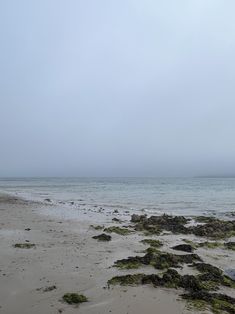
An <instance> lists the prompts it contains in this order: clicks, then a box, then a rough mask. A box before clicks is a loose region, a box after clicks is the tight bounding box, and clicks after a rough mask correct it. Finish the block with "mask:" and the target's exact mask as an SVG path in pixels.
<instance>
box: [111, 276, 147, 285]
mask: <svg viewBox="0 0 235 314" xmlns="http://www.w3.org/2000/svg"><path fill="white" fill-rule="evenodd" d="M144 276H145V275H144V274H134V275H124V276H115V277H113V278H112V279H110V280H109V281H108V285H116V284H119V285H121V286H132V285H138V284H141V282H142V278H143V277H144Z"/></svg>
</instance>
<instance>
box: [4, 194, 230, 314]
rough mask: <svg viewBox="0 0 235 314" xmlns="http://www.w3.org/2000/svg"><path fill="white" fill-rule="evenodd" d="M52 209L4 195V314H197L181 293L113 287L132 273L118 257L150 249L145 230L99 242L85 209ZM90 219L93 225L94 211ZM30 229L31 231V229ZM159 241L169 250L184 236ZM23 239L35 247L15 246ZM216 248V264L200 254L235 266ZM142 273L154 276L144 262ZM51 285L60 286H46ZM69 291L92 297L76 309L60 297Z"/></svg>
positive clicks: (218, 264) (110, 221)
mask: <svg viewBox="0 0 235 314" xmlns="http://www.w3.org/2000/svg"><path fill="white" fill-rule="evenodd" d="M60 212H62V211H60ZM51 213H53V206H47V207H46V208H45V206H44V205H42V204H40V203H33V202H28V201H24V200H22V199H18V198H15V197H11V196H6V195H1V196H0V215H1V216H0V217H1V219H0V313H2V314H32V313H33V314H39V313H40V314H42V313H47V314H52V313H68V314H69V313H71V314H72V313H81V314H86V313H87V314H88V313H89V314H105V313H115V314H143V313H146V314H181V313H182V314H188V313H199V312H194V311H193V310H189V309H188V305H187V304H186V302H185V301H183V300H181V299H180V297H179V294H180V293H181V292H182V291H176V290H170V289H160V288H157V289H156V288H153V287H151V286H139V287H120V286H114V287H111V288H110V289H108V287H107V281H108V279H110V278H112V277H113V276H115V275H117V274H125V273H131V271H119V270H118V269H116V268H114V267H112V265H113V263H114V261H115V260H117V259H120V258H125V257H127V256H130V255H134V254H137V253H136V252H138V251H141V250H143V249H144V248H145V247H144V246H143V244H141V243H139V240H140V239H141V236H140V235H138V234H131V235H128V236H120V235H116V234H112V241H110V242H98V241H96V240H94V239H92V236H94V235H97V234H99V233H100V232H99V231H96V230H94V229H93V228H91V227H90V225H91V223H92V222H91V218H89V219H87V215H86V214H85V212H84V213H83V214H81V215H80V216H79V217H80V218H79V220H78V219H76V220H75V219H73V220H71V219H62V218H61V217H60V216H59V214H57V215H54V214H53V215H52V214H51ZM112 218H113V215H110V216H108V217H107V215H104V217H103V221H104V223H105V224H106V225H114V223H113V222H112ZM129 218H130V217H129ZM129 218H128V220H129ZM93 220H94V221H93V223H95V220H96V216H95V214H94V219H93ZM27 228H30V230H29V231H26V230H25V229H27ZM181 238H182V237H181ZM162 239H164V243H165V244H166V246H165V247H164V249H165V250H170V249H169V246H172V245H173V244H174V243H173V242H175V243H180V238H177V237H175V236H164V237H162ZM26 240H27V241H29V242H30V243H34V244H36V247H35V248H31V249H20V248H15V247H14V244H16V243H24V242H25V241H26ZM181 242H182V241H181ZM213 251H214V253H213V254H214V255H215V254H217V255H221V257H220V259H219V260H218V259H217V260H216V262H217V264H216V263H215V259H214V256H210V255H209V254H208V251H207V250H204V251H203V250H202V251H201V252H200V255H201V254H203V258H205V260H206V261H208V262H211V260H213V264H214V265H217V266H220V267H223V266H224V264H225V263H227V264H231V263H234V264H235V259H234V253H230V255H228V254H227V252H226V253H225V252H224V251H219V250H213ZM225 255H227V256H225ZM222 256H224V258H223V257H222ZM132 272H138V271H132ZM139 272H141V270H139ZM144 272H149V273H153V272H154V270H153V269H152V268H150V267H149V268H148V267H146V268H145V270H144ZM53 285H55V286H56V289H54V290H52V291H48V292H44V291H43V289H45V288H46V287H51V286H53ZM66 292H78V293H82V294H84V295H86V296H87V297H88V299H89V302H87V303H83V304H81V305H79V306H78V307H76V306H73V305H67V304H65V303H64V302H62V300H61V298H62V296H63V295H64V294H65V293H66ZM204 313H205V312H204ZM208 313H209V312H208Z"/></svg>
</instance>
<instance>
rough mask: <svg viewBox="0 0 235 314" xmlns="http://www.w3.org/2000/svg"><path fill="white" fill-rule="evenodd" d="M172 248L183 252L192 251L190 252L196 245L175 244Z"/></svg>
mask: <svg viewBox="0 0 235 314" xmlns="http://www.w3.org/2000/svg"><path fill="white" fill-rule="evenodd" d="M172 249H173V250H176V251H183V252H190V253H191V252H193V251H194V247H193V246H192V245H190V244H179V245H176V246H173V247H172Z"/></svg>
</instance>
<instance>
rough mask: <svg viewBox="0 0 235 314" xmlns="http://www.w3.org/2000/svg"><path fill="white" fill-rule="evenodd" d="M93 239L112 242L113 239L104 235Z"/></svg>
mask: <svg viewBox="0 0 235 314" xmlns="http://www.w3.org/2000/svg"><path fill="white" fill-rule="evenodd" d="M92 238H93V239H97V240H98V241H111V239H112V237H111V236H110V235H108V234H105V233H102V234H100V235H97V236H94V237H92Z"/></svg>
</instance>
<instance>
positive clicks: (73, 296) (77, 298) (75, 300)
mask: <svg viewBox="0 0 235 314" xmlns="http://www.w3.org/2000/svg"><path fill="white" fill-rule="evenodd" d="M63 300H64V301H65V302H66V303H68V304H79V303H83V302H87V301H88V299H87V297H85V296H84V295H83V294H78V293H66V294H64V295H63Z"/></svg>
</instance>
